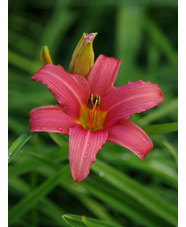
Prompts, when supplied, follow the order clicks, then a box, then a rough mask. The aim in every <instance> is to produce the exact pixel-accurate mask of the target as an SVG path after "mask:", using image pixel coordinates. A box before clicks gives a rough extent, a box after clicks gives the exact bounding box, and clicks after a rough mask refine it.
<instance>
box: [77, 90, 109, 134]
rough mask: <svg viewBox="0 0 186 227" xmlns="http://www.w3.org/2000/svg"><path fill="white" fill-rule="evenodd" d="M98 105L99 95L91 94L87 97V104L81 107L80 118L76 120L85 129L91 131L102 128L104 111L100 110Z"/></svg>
mask: <svg viewBox="0 0 186 227" xmlns="http://www.w3.org/2000/svg"><path fill="white" fill-rule="evenodd" d="M99 106H100V96H98V95H96V96H93V94H91V95H90V98H88V99H87V106H85V105H83V106H82V107H81V113H80V119H79V120H77V121H76V122H77V123H78V124H80V125H82V126H83V127H84V128H85V129H90V130H92V131H96V130H100V129H102V128H103V123H104V121H105V115H106V113H105V112H103V111H101V110H100V108H99Z"/></svg>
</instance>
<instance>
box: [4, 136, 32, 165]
mask: <svg viewBox="0 0 186 227" xmlns="http://www.w3.org/2000/svg"><path fill="white" fill-rule="evenodd" d="M32 135H33V133H30V132H26V133H23V134H22V135H20V136H19V137H18V138H17V139H16V140H15V141H14V142H13V143H12V145H11V146H10V148H9V150H8V163H9V162H11V160H12V159H13V157H14V156H15V155H16V154H17V152H18V151H19V150H20V149H21V148H22V146H23V145H24V144H25V143H26V142H27V141H28V140H29V139H30V138H31V137H32Z"/></svg>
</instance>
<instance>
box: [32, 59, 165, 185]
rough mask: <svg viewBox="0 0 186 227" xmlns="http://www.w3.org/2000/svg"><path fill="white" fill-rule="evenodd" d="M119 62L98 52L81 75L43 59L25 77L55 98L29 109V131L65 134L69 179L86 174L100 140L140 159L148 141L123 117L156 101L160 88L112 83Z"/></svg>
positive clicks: (145, 153)
mask: <svg viewBox="0 0 186 227" xmlns="http://www.w3.org/2000/svg"><path fill="white" fill-rule="evenodd" d="M120 63H121V61H119V60H116V59H114V58H113V57H106V56H104V55H99V57H98V58H97V60H96V62H95V63H94V65H93V68H92V69H91V71H90V73H89V75H88V77H87V79H85V78H84V77H83V76H81V75H78V74H70V73H67V72H66V71H65V70H64V69H63V67H62V66H60V65H57V66H56V65H49V64H47V65H45V66H43V67H42V68H41V69H40V70H38V71H37V72H36V73H35V74H34V75H33V76H32V77H31V78H30V79H31V80H35V81H38V82H41V83H43V84H44V85H45V86H46V87H47V88H48V89H49V91H50V92H51V93H52V94H53V96H54V98H55V99H56V100H57V101H58V103H59V104H58V105H49V106H42V107H38V108H35V109H33V110H31V112H30V121H29V122H30V131H31V132H38V131H46V132H58V133H61V134H64V135H69V155H68V157H69V162H70V171H71V175H72V178H73V180H74V181H77V182H81V181H83V180H84V179H85V178H86V177H87V176H88V174H89V171H90V167H91V165H92V163H93V162H95V161H96V154H97V153H98V151H99V150H101V149H102V146H103V144H104V143H105V142H106V141H109V142H112V143H116V144H119V145H121V146H123V147H125V148H127V149H129V150H131V151H132V152H134V153H135V154H136V155H137V156H138V157H139V158H140V159H142V160H143V159H144V157H145V156H146V155H147V154H148V153H149V151H150V150H151V149H152V147H153V144H152V142H151V140H150V138H149V137H148V135H147V134H146V133H145V132H144V131H143V130H142V129H141V128H140V127H138V126H137V125H136V124H134V123H133V122H131V121H129V120H128V118H129V117H130V116H131V114H133V113H140V112H142V111H145V110H148V109H150V108H152V107H154V106H156V105H158V104H159V103H161V102H162V101H163V99H164V98H163V97H162V96H161V94H162V92H161V90H160V88H159V87H158V85H156V84H152V83H151V82H144V81H141V80H139V81H137V82H128V83H127V84H125V85H123V86H121V87H114V86H113V84H114V82H115V79H116V76H117V73H118V69H119V66H120Z"/></svg>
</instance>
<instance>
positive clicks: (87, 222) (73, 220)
mask: <svg viewBox="0 0 186 227" xmlns="http://www.w3.org/2000/svg"><path fill="white" fill-rule="evenodd" d="M62 217H63V219H64V220H65V221H66V222H67V223H68V224H69V226H74V227H82V226H88V227H121V226H119V225H115V224H110V223H108V222H104V221H99V220H96V219H93V218H87V217H85V216H79V215H73V214H64V215H63V216H62Z"/></svg>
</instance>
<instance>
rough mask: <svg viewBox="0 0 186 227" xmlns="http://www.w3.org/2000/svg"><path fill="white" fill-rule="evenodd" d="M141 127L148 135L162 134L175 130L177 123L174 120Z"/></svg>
mask: <svg viewBox="0 0 186 227" xmlns="http://www.w3.org/2000/svg"><path fill="white" fill-rule="evenodd" d="M142 128H143V130H144V131H145V132H146V133H147V134H148V135H155V134H163V133H169V132H177V131H178V123H177V122H174V123H166V124H157V125H149V126H145V127H142Z"/></svg>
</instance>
